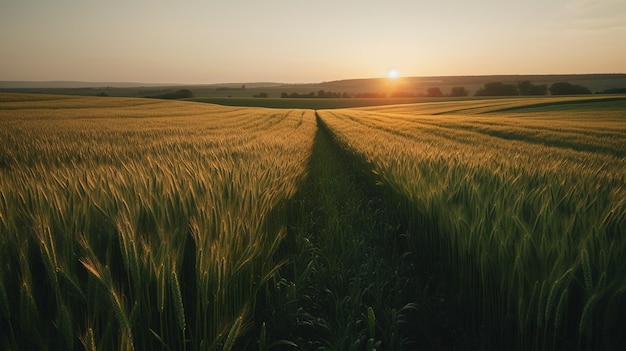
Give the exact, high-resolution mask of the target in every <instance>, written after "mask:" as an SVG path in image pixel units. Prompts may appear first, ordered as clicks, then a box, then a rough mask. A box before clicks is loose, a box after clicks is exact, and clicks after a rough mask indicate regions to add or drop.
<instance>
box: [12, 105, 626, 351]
mask: <svg viewBox="0 0 626 351" xmlns="http://www.w3.org/2000/svg"><path fill="white" fill-rule="evenodd" d="M340 163H341V164H340ZM318 186H319V188H318ZM307 187H310V188H307ZM307 197H310V198H315V199H314V200H310V201H309V199H308V198H307ZM307 203H308V204H307ZM303 204H304V205H303ZM625 235H626V99H624V98H623V97H611V98H609V97H602V96H599V97H586V98H580V97H576V98H574V97H559V98H515V99H493V100H468V101H447V102H427V103H419V104H406V105H389V106H376V107H365V108H353V109H332V110H318V111H313V110H297V109H295V110H294V109H266V108H252V107H226V106H219V105H211V104H203V103H194V102H183V101H163V100H151V99H131V98H104V97H75V96H55V95H35V94H0V348H2V349H6V350H16V349H78V350H98V349H101V350H104V349H120V350H133V349H163V350H185V349H188V350H199V349H202V350H234V349H254V350H257V349H258V350H269V349H285V350H290V349H300V350H330V349H352V350H374V349H402V350H414V349H440V348H446V347H448V348H452V346H450V345H454V347H453V348H456V349H467V350H470V349H518V350H531V349H532V350H552V349H563V350H571V349H578V350H592V349H607V350H610V349H619V345H621V343H622V342H623V341H624V340H623V338H624V337H623V336H622V335H621V334H622V333H621V331H622V330H623V328H624V327H625V325H626V324H625V318H624V316H623V311H624V308H626V295H625V293H626V265H624V262H623V257H624V255H625V254H626V236H625ZM424 272H426V273H424ZM433 272H434V273H433ZM428 274H430V275H431V276H432V275H436V276H435V277H434V278H429V279H426V280H424V278H423V277H424V276H427V275H428ZM435 283H436V284H437V286H439V287H440V288H438V289H437V290H436V291H435V292H434V293H433V289H432V288H431V285H435ZM394 294H396V295H394ZM433 294H434V295H433ZM437 325H440V326H439V327H433V326H437ZM416 333H421V334H416ZM322 337H323V338H324V339H323V340H320V338H322ZM454 338H457V339H458V341H454V342H452V341H449V340H448V339H454ZM420 339H421V341H420ZM469 339H471V340H470V341H471V342H470V341H468V340H469ZM435 345H440V347H436V346H435ZM441 345H444V346H441Z"/></svg>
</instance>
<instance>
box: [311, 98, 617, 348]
mask: <svg viewBox="0 0 626 351" xmlns="http://www.w3.org/2000/svg"><path fill="white" fill-rule="evenodd" d="M500 103H501V102H498V108H500V107H501V106H500V105H499V104H500ZM620 103H621V102H620ZM435 107H436V108H437V109H438V111H439V112H445V109H446V108H450V109H451V110H452V111H457V109H456V108H455V107H454V106H452V105H449V106H447V107H446V106H430V107H427V110H428V111H429V112H428V114H422V106H420V105H415V106H398V107H394V108H392V109H390V111H391V112H387V110H386V109H385V108H366V109H360V110H332V111H331V110H328V111H321V112H320V113H319V115H320V118H321V120H322V121H323V122H324V123H325V124H326V125H327V126H328V128H329V129H330V130H332V131H334V133H335V134H336V136H337V138H338V139H339V140H340V141H341V142H342V143H344V144H345V145H346V146H347V147H348V148H350V149H352V150H354V151H355V152H356V153H357V154H358V155H359V156H360V157H362V158H364V159H365V160H367V162H369V163H370V164H371V165H372V168H373V171H374V172H376V173H377V174H379V175H380V177H381V179H382V180H383V183H384V184H385V185H386V186H388V187H389V188H391V189H393V193H394V194H395V197H394V199H396V200H395V201H401V202H402V203H403V204H404V207H405V211H407V213H408V218H409V220H412V221H414V223H413V225H414V228H413V230H415V232H416V233H417V234H416V236H415V240H416V244H415V245H417V246H422V247H425V248H426V249H425V250H426V251H433V250H434V251H435V252H436V254H435V259H441V260H442V261H443V264H445V265H446V266H448V267H449V268H450V270H451V272H450V273H449V274H450V276H451V277H453V278H451V279H452V280H456V281H457V284H458V286H457V288H458V289H460V290H461V291H463V292H466V293H467V294H469V295H470V296H472V295H474V298H475V300H473V301H474V303H475V304H481V301H490V303H489V306H481V307H480V308H478V309H479V310H480V313H482V314H483V315H481V316H476V320H475V322H476V323H477V324H480V325H484V324H485V323H486V324H489V323H493V325H492V327H493V326H498V325H507V324H512V325H514V326H515V327H516V328H518V329H519V330H518V332H519V334H520V335H522V336H523V335H524V334H529V335H533V337H532V338H531V339H530V340H531V342H537V341H535V340H533V338H535V335H540V336H536V338H537V339H536V340H544V341H542V342H546V341H545V339H546V338H554V340H556V339H557V338H559V339H564V340H567V338H571V339H574V340H579V342H583V345H584V342H590V341H589V340H591V339H592V338H594V335H595V339H594V340H595V342H599V341H598V340H603V341H606V340H610V339H611V338H615V334H611V333H612V330H614V329H615V328H616V325H615V324H614V323H615V321H616V318H617V320H619V318H618V317H616V316H615V315H614V313H615V308H616V306H623V304H624V300H623V296H622V295H623V292H624V291H626V278H625V277H626V271H625V270H624V265H623V255H624V254H625V253H626V244H625V243H624V241H623V240H622V238H623V237H624V235H625V234H626V232H625V231H624V230H625V229H624V228H626V186H625V184H626V158H625V157H624V155H625V154H624V152H626V119H625V118H624V117H626V116H624V112H623V110H621V111H619V110H616V111H614V112H613V113H608V114H607V113H606V112H602V111H601V112H598V111H596V110H594V109H588V110H586V111H582V112H586V113H587V115H588V118H587V119H585V120H579V119H573V120H570V119H569V118H563V117H562V118H560V119H555V118H554V116H553V115H551V113H550V112H548V113H546V114H545V115H544V114H543V113H540V112H533V113H527V114H525V115H520V114H514V115H513V114H511V115H509V114H507V113H504V112H502V113H486V112H488V109H489V108H491V107H488V106H485V107H483V111H482V112H481V114H477V115H474V114H473V113H475V111H473V112H472V114H471V115H465V114H461V112H451V113H446V114H441V115H437V116H432V115H431V114H430V113H432V112H433V110H434V109H435ZM518 111H519V110H518ZM546 115H547V116H546ZM544 116H545V117H544ZM596 116H597V117H596ZM583 131H584V132H583ZM366 136H367V137H366ZM407 207H408V209H406V208H407ZM557 306H559V308H557ZM506 316H515V317H513V318H511V317H506ZM564 321H569V322H564ZM572 321H574V322H572ZM567 323H573V324H575V325H576V327H577V328H574V327H572V326H567V325H566V324H567ZM620 323H622V324H623V321H622V322H620ZM618 325H620V324H618ZM568 333H569V335H567V334H568ZM501 337H502V338H505V337H508V336H505V335H503V336H501ZM520 339H522V340H523V338H520ZM551 341H552V339H550V342H551ZM509 342H511V343H512V344H510V345H506V347H507V348H509V347H512V346H513V345H515V343H519V342H520V340H518V339H516V338H511V339H510V341H509ZM526 342H528V341H527V340H526ZM600 345H601V346H602V347H604V348H607V347H608V346H610V345H609V344H602V343H599V344H596V346H600ZM613 346H615V345H613ZM531 347H532V348H537V345H536V344H530V345H524V344H522V346H521V348H522V349H525V348H531Z"/></svg>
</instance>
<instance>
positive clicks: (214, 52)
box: [0, 0, 626, 84]
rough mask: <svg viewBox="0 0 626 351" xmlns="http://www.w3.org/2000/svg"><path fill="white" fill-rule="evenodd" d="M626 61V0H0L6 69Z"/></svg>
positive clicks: (296, 69) (22, 74) (275, 76)
mask: <svg viewBox="0 0 626 351" xmlns="http://www.w3.org/2000/svg"><path fill="white" fill-rule="evenodd" d="M392 69H395V70H397V72H398V74H399V75H400V76H446V75H495V74H584V73H626V1H624V0H550V1H546V0H525V1H521V0H515V1H509V0H473V1H472V0H456V1H452V0H436V1H435V0H427V1H424V0H407V1H404V0H376V1H369V0H356V1H352V0H343V1H342V0H304V1H300V0H260V1H256V0H248V1H243V0H229V1H228V0H220V1H215V0H210V1H206V0H205V1H201V0H104V1H103V0H98V1H95V0H53V1H52V0H0V81H2V80H4V81H13V80H20V81H55V80H65V81H90V82H143V83H184V84H204V83H207V84H208V83H230V82H283V83H308V82H310V83H315V82H323V81H331V80H339V79H350V78H375V77H384V76H385V75H386V74H387V72H389V71H390V70H392Z"/></svg>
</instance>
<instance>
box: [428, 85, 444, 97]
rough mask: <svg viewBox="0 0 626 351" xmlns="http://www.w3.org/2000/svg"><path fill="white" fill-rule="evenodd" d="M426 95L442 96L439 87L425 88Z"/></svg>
mask: <svg viewBox="0 0 626 351" xmlns="http://www.w3.org/2000/svg"><path fill="white" fill-rule="evenodd" d="M426 96H428V97H442V96H443V93H442V92H441V89H439V88H437V87H433V88H428V89H426Z"/></svg>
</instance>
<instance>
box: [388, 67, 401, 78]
mask: <svg viewBox="0 0 626 351" xmlns="http://www.w3.org/2000/svg"><path fill="white" fill-rule="evenodd" d="M399 76H400V72H398V70H397V69H395V68H393V69H390V70H389V71H388V72H387V78H390V79H396V78H398V77H399Z"/></svg>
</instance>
